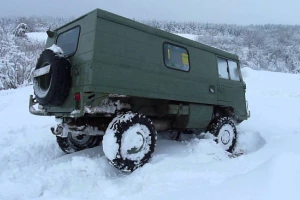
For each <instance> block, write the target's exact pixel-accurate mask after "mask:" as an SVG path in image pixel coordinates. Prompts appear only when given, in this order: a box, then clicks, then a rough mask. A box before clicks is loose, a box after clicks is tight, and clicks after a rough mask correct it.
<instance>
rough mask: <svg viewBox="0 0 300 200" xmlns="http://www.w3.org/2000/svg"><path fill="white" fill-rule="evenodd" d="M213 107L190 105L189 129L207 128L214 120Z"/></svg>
mask: <svg viewBox="0 0 300 200" xmlns="http://www.w3.org/2000/svg"><path fill="white" fill-rule="evenodd" d="M212 114H213V106H209V105H199V104H190V113H189V121H188V124H187V128H205V127H207V125H208V124H209V122H210V121H211V119H212Z"/></svg>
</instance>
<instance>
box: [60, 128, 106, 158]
mask: <svg viewBox="0 0 300 200" xmlns="http://www.w3.org/2000/svg"><path fill="white" fill-rule="evenodd" d="M56 141H57V144H58V146H59V147H60V148H61V150H63V151H64V152H65V153H67V154H70V153H74V152H76V151H81V150H84V149H87V148H93V147H96V146H98V145H99V144H100V142H101V141H102V136H100V135H80V134H72V133H68V136H67V137H60V136H56Z"/></svg>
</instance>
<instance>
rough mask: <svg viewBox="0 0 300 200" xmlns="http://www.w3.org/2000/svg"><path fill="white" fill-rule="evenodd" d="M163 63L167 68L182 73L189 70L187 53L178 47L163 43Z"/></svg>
mask: <svg viewBox="0 0 300 200" xmlns="http://www.w3.org/2000/svg"><path fill="white" fill-rule="evenodd" d="M163 49H164V63H165V65H166V66H167V67H169V68H172V69H177V70H182V71H186V72H187V71H189V70H190V61H189V54H188V51H187V50H186V49H185V48H183V47H179V46H175V45H172V44H169V43H164V45H163Z"/></svg>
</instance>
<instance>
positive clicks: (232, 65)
mask: <svg viewBox="0 0 300 200" xmlns="http://www.w3.org/2000/svg"><path fill="white" fill-rule="evenodd" d="M228 66H229V74H230V79H231V80H234V81H240V75H239V71H238V66H237V63H236V62H234V61H231V60H229V61H228Z"/></svg>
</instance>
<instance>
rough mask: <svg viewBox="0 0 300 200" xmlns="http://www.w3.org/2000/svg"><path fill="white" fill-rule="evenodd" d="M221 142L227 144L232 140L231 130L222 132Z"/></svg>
mask: <svg viewBox="0 0 300 200" xmlns="http://www.w3.org/2000/svg"><path fill="white" fill-rule="evenodd" d="M221 142H222V143H223V144H225V145H226V144H228V143H229V142H230V132H229V131H228V130H225V131H223V132H222V133H221Z"/></svg>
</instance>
